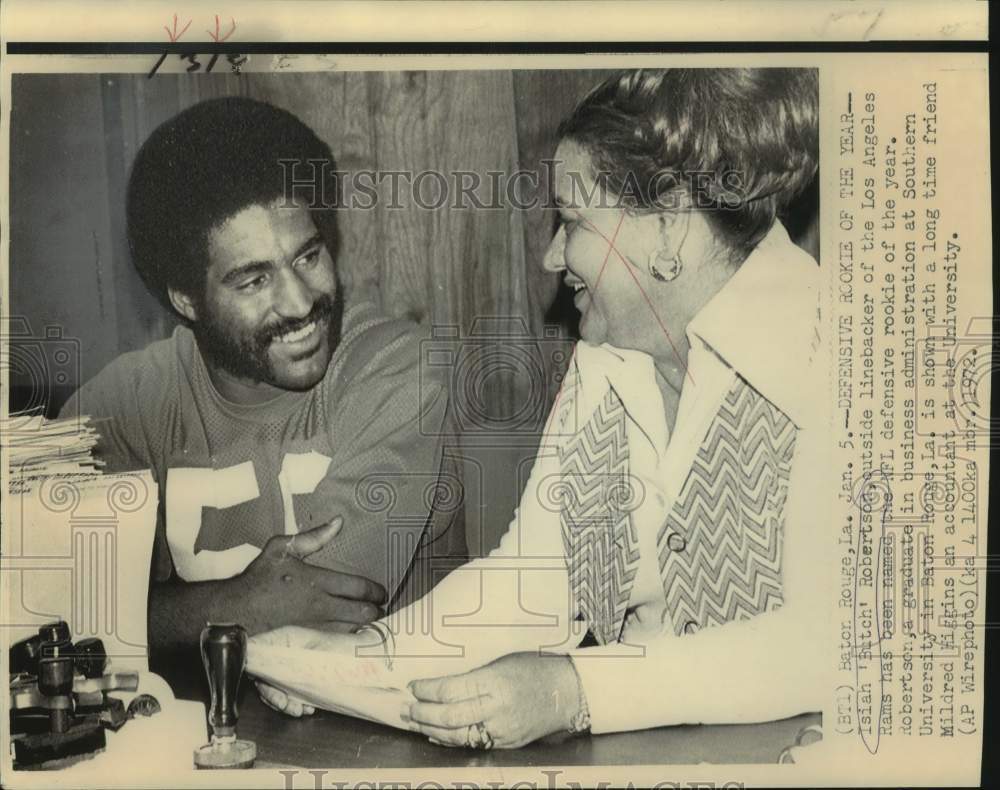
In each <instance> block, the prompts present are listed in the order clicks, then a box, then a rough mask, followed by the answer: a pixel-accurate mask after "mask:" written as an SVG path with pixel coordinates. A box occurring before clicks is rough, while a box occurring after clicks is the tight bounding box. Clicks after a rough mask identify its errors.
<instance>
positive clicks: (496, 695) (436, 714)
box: [403, 653, 581, 749]
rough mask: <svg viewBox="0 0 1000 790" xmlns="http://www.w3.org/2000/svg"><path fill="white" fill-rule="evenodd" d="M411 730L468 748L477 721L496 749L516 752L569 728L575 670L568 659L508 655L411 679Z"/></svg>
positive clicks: (575, 702)
mask: <svg viewBox="0 0 1000 790" xmlns="http://www.w3.org/2000/svg"><path fill="white" fill-rule="evenodd" d="M410 690H411V691H412V692H413V696H415V697H416V698H417V701H416V702H414V703H412V705H411V706H410V708H409V710H408V711H406V712H405V714H406V715H404V717H403V718H404V720H406V719H407V718H409V720H410V729H412V730H414V731H416V732H421V733H423V734H424V735H426V736H428V737H429V738H430V740H431V741H432V742H434V743H438V744H441V745H443V746H467V745H469V726H470V725H475V724H476V723H477V722H481V723H482V724H483V726H484V727H485V728H486V731H487V732H488V733H489V734H490V737H492V739H493V744H494V745H495V746H496V747H497V748H500V749H516V748H518V747H519V746H524V745H525V744H527V743H531V742H532V741H534V740H537V739H538V738H541V737H543V736H545V735H549V734H551V733H553V732H559V731H565V730H567V729H568V727H569V724H570V722H571V721H572V719H573V717H574V716H576V714H577V712H578V711H579V709H580V702H581V700H580V691H579V688H578V685H577V679H576V670H575V669H573V665H572V663H571V660H570V659H569V658H568V657H567V656H543V655H538V654H537V653H512V654H511V655H509V656H504V657H503V658H498V659H497V660H496V661H494V662H493V663H492V664H487V665H486V666H484V667H480V668H479V669H474V670H472V671H471V672H466V673H464V674H461V675H450V676H448V677H440V678H431V679H428V680H414V681H413V682H412V683H410Z"/></svg>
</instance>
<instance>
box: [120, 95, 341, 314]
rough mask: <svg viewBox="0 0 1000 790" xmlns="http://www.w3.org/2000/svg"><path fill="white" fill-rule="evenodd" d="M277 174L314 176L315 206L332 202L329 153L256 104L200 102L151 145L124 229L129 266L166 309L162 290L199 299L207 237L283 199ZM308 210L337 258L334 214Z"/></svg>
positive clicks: (290, 118) (308, 133)
mask: <svg viewBox="0 0 1000 790" xmlns="http://www.w3.org/2000/svg"><path fill="white" fill-rule="evenodd" d="M288 160H292V161H291V162H289V161H288ZM282 161H285V162H286V165H282ZM293 163H294V164H293ZM285 167H289V168H293V169H292V170H291V171H290V172H291V173H292V174H294V177H295V178H296V179H297V180H299V181H301V180H304V178H305V176H304V175H303V174H306V175H310V174H314V175H315V176H316V179H317V180H316V182H315V186H316V190H315V195H316V199H317V200H322V199H323V198H322V197H321V196H322V195H324V194H325V195H329V196H332V195H334V194H335V192H334V189H335V186H334V182H333V181H332V179H334V178H335V174H334V171H335V165H334V161H333V156H332V154H331V152H330V147H329V146H328V145H327V144H326V143H324V142H323V141H322V140H320V139H319V137H317V136H316V134H315V133H314V132H313V131H312V130H311V129H310V128H309V127H308V126H306V125H305V124H304V123H303V122H302V121H300V120H299V119H298V118H296V117H295V116H294V115H292V114H291V113H290V112H287V111H286V110H282V109H279V108H278V107H275V106H273V105H271V104H267V103H265V102H261V101H256V100H254V99H248V98H242V97H226V98H220V99H209V100H207V101H203V102H200V103H198V104H195V105H194V106H192V107H189V108H188V109H186V110H184V111H183V112H181V113H179V114H178V115H175V116H174V117H173V118H171V119H170V120H168V121H166V122H165V123H163V124H162V125H160V126H159V127H157V128H156V130H155V131H154V132H153V133H152V134H151V135H150V136H149V138H148V139H147V140H146V142H145V143H144V144H143V145H142V147H141V148H140V149H139V153H138V155H137V156H136V159H135V162H134V163H133V165H132V170H131V174H130V176H129V183H128V194H127V197H126V209H125V214H126V229H127V235H128V244H129V250H130V252H131V255H132V262H133V263H134V265H135V267H136V269H137V270H138V272H139V275H140V276H141V277H142V279H143V281H144V282H145V283H146V286H147V287H148V288H149V289H150V291H152V292H153V294H155V295H156V297H157V298H158V299H159V300H160V301H161V302H162V303H163V304H164V305H165V306H166V307H167V308H168V309H171V304H170V299H169V295H168V292H167V289H168V288H174V289H177V290H179V291H181V292H183V293H186V294H188V295H191V296H194V297H199V296H200V295H201V294H202V293H203V288H204V283H205V272H206V270H207V268H208V262H207V260H206V256H207V243H208V234H209V232H210V231H211V230H212V229H213V228H216V227H218V225H219V224H220V223H222V222H224V221H225V220H226V219H228V218H230V217H232V216H233V215H234V214H237V213H239V212H240V211H242V210H243V209H244V208H247V207H248V206H252V205H267V204H269V203H272V202H274V201H275V200H280V199H283V198H284V197H285V196H286V195H285ZM320 179H322V184H321V183H320ZM300 194H305V195H307V196H309V197H311V195H309V192H308V191H306V192H305V193H301V192H300ZM311 210H312V216H313V221H314V222H315V223H316V229H317V230H318V231H319V233H320V235H321V236H322V237H323V240H324V241H325V243H326V245H327V248H328V249H329V250H330V254H331V255H333V256H336V245H337V229H336V221H335V212H333V211H331V210H327V209H324V208H323V207H322V206H319V205H315V206H313V207H312V209H311Z"/></svg>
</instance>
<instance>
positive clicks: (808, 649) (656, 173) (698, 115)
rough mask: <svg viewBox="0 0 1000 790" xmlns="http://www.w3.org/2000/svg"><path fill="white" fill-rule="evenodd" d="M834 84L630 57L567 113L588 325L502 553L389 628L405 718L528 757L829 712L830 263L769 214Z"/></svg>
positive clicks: (346, 639) (794, 74)
mask: <svg viewBox="0 0 1000 790" xmlns="http://www.w3.org/2000/svg"><path fill="white" fill-rule="evenodd" d="M817 93H818V92H817V80H816V74H815V72H813V71H807V70H796V69H694V70H691V69H673V70H671V69H668V70H649V71H629V72H623V73H621V74H617V75H614V76H613V77H611V78H609V79H608V80H607V81H605V82H604V83H602V84H601V85H599V86H598V87H597V88H595V89H594V90H593V91H592V92H591V93H590V94H589V95H588V96H587V97H586V98H585V99H584V100H583V102H582V103H581V104H580V105H579V107H578V108H577V109H576V110H575V112H574V113H573V114H572V115H571V116H570V117H569V119H568V120H567V121H566V122H565V123H563V125H562V127H561V130H562V138H561V140H560V142H559V145H558V148H557V151H556V157H555V159H556V165H555V171H554V186H555V193H556V199H557V202H558V204H559V206H560V214H561V221H562V223H561V226H560V228H559V230H558V231H557V233H556V235H555V238H554V239H553V241H552V243H551V245H550V247H549V250H548V252H547V254H546V256H545V266H546V268H548V269H549V271H553V272H564V273H565V279H566V283H567V285H569V286H570V287H571V288H572V289H573V291H574V293H575V296H574V304H575V306H576V308H577V309H578V310H579V311H580V314H581V319H580V333H581V336H582V339H581V341H580V342H579V343H578V344H577V346H576V350H575V353H574V355H573V359H572V361H571V363H570V368H569V371H568V373H567V375H566V377H565V379H564V380H563V382H562V386H561V389H560V392H559V396H558V398H557V401H556V405H555V407H554V408H553V410H552V412H551V414H550V415H549V419H548V422H547V426H546V432H545V437H544V438H543V441H542V443H541V445H540V447H539V451H538V454H537V457H536V460H535V465H534V468H533V470H532V472H531V477H530V479H529V480H528V483H527V485H526V487H525V489H524V491H523V494H522V497H521V501H520V507H519V509H518V512H517V514H516V516H515V518H514V520H513V521H512V522H511V524H510V527H509V529H508V532H507V534H506V535H505V536H504V538H503V540H502V542H501V544H500V547H499V548H498V549H497V550H495V551H494V552H492V553H491V554H490V555H489V556H488V557H486V558H483V559H480V560H476V561H474V562H472V563H470V564H469V565H466V566H465V567H463V568H461V569H459V570H457V571H455V572H453V573H452V574H451V575H449V576H448V577H447V578H446V579H444V580H443V581H442V582H441V583H440V584H439V585H438V586H437V587H435V589H434V590H433V591H432V592H431V593H430V594H429V595H428V596H427V597H426V598H425V599H424V600H423V601H422V602H418V603H417V604H415V605H414V607H412V608H411V610H403V611H401V612H399V613H397V615H396V616H393V617H389V618H387V619H386V620H384V621H382V622H381V626H382V627H383V628H384V629H388V630H389V631H390V632H391V637H392V638H391V639H388V640H386V641H385V646H386V649H387V650H389V652H390V653H391V654H392V655H391V658H392V666H393V672H394V675H395V678H396V682H398V683H400V684H404V683H407V682H409V688H410V690H411V692H412V693H413V695H414V697H415V700H416V701H415V702H413V703H412V705H409V706H407V707H406V709H405V710H404V711H402V716H403V718H404V720H405V721H407V722H408V724H409V726H410V727H411V728H412V729H414V730H416V731H419V732H421V733H423V734H425V735H427V736H428V737H429V738H430V739H431V740H433V741H435V742H438V743H442V744H445V745H452V746H471V747H473V748H491V747H494V746H497V747H505V748H515V747H518V746H521V745H523V744H526V743H529V742H531V741H533V740H535V739H536V738H539V737H542V736H544V735H548V734H550V733H553V732H556V731H559V730H567V731H569V732H579V731H582V730H587V729H590V730H593V731H594V732H607V731H613V730H632V729H640V728H645V727H652V726H661V725H666V724H681V723H700V722H706V723H707V722H719V723H736V722H747V721H761V720H767V719H772V718H782V717H785V716H789V715H792V714H795V713H801V712H804V711H809V710H817V709H819V708H820V707H821V705H822V690H823V685H822V683H821V682H820V680H819V678H820V676H821V667H822V666H823V651H822V645H823V641H824V639H823V634H824V633H825V632H824V628H823V620H822V618H820V617H817V612H818V611H821V610H822V606H820V605H818V604H819V603H820V601H821V592H822V584H821V579H822V574H823V571H822V566H821V564H820V559H818V558H821V557H822V552H818V551H816V550H815V549H816V546H817V545H818V543H817V541H818V540H820V538H821V536H822V534H823V532H824V530H823V525H822V524H816V520H815V517H814V512H813V510H812V506H813V504H814V503H815V502H816V501H817V497H818V494H817V491H818V490H819V488H818V487H819V486H821V485H822V484H823V483H824V480H823V477H822V474H823V473H822V471H821V470H823V469H825V468H826V467H827V465H826V464H825V463H824V460H823V451H822V449H821V447H822V444H821V440H822V430H823V426H824V424H825V423H824V415H823V414H822V411H821V409H820V408H819V407H818V406H817V404H819V403H821V402H822V401H821V399H820V398H819V397H816V393H814V392H813V387H814V386H815V384H816V382H817V381H818V380H821V377H818V376H815V375H813V374H812V372H811V371H812V370H813V368H812V363H813V357H814V353H813V352H814V350H815V348H814V342H815V338H816V336H817V335H816V329H817V325H818V314H817V306H818V297H819V287H818V285H819V282H818V280H819V269H818V267H817V266H816V262H815V261H814V260H813V259H812V258H811V257H809V256H808V255H807V254H806V253H805V252H803V251H802V250H801V249H800V248H798V247H797V246H795V245H794V244H793V243H792V242H791V241H790V239H789V237H788V234H787V233H786V231H785V229H784V227H783V226H782V224H781V222H780V221H778V219H777V216H778V213H779V211H780V210H781V209H782V208H783V207H784V206H786V205H787V204H788V203H789V202H790V201H792V200H794V199H795V196H796V194H797V193H798V191H799V190H800V189H801V188H802V187H803V185H805V184H807V183H809V182H810V181H811V180H812V179H813V177H814V175H815V173H816V163H817V159H818V141H817V113H818V95H817ZM734 173H736V177H734V175H733V174H734ZM692 174H695V175H694V177H692ZM633 185H636V186H633ZM638 185H644V186H638ZM649 185H655V189H656V190H658V191H650V188H649ZM554 558H558V561H554ZM477 602H481V603H480V605H479V606H478V607H477V606H476V603H477ZM420 606H424V607H426V609H425V610H424V612H423V614H422V615H421V614H420V613H419V612H420V610H419V609H418V608H417V607H420ZM423 617H431V618H432V627H431V628H430V629H428V630H420V631H417V630H414V629H413V628H412V627H410V626H408V624H411V623H418V622H422V621H423ZM585 634H586V639H585V640H584V635H585ZM331 639H332V640H333V642H334V643H335V644H337V645H340V646H341V647H343V644H348V645H349V644H352V643H353V644H354V646H355V647H356V648H357V649H359V650H360V649H362V648H367V647H368V642H370V640H371V637H370V635H369V634H368V633H361V634H357V635H349V636H347V635H345V636H335V637H331ZM581 640H583V644H581ZM455 646H458V647H460V648H461V649H460V650H458V651H456V650H455ZM428 656H437V659H436V662H435V665H434V667H433V669H429V666H428V663H427V657H428ZM416 657H422V658H416ZM431 674H433V675H437V677H429V675H431Z"/></svg>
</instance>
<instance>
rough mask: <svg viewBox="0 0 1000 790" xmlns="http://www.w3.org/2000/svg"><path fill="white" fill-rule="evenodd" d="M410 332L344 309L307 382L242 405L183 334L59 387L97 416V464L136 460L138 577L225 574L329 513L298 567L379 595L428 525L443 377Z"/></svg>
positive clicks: (116, 465)
mask: <svg viewBox="0 0 1000 790" xmlns="http://www.w3.org/2000/svg"><path fill="white" fill-rule="evenodd" d="M420 339H421V336H420V332H419V329H418V327H417V326H416V325H414V324H411V323H409V322H406V321H401V320H393V319H387V318H384V317H380V316H378V315H377V314H376V312H375V309H374V306H373V305H371V304H370V303H367V302H366V303H361V304H357V305H353V306H351V307H350V308H349V309H348V310H347V311H346V312H345V315H344V326H343V334H342V339H341V342H340V344H339V345H338V347H337V348H336V350H335V352H334V354H333V357H332V359H331V362H330V366H329V369H328V371H327V374H326V376H325V377H324V378H323V379H322V381H320V383H319V384H317V385H316V386H315V387H313V388H312V389H311V390H309V391H307V392H291V391H287V392H283V393H281V394H280V395H279V396H278V397H276V398H274V399H273V400H271V401H269V402H267V403H264V404H259V405H253V406H244V405H238V404H234V403H230V402H228V401H226V400H224V399H223V398H222V397H221V396H220V395H219V393H218V392H217V391H216V389H215V387H214V386H213V385H212V382H211V380H210V379H209V375H208V370H207V368H206V367H205V363H204V360H203V359H202V357H201V354H200V352H199V350H198V346H197V343H196V341H195V338H194V335H193V334H192V332H191V331H190V330H189V329H187V328H184V327H179V328H178V329H176V330H175V331H174V333H173V334H172V335H171V337H169V338H168V339H166V340H162V341H158V342H155V343H153V344H151V345H150V346H148V347H147V348H146V349H144V350H142V351H137V352H131V353H126V354H123V355H122V356H120V357H118V358H117V359H116V360H115V361H114V362H112V363H111V364H110V365H108V366H107V367H106V368H105V369H104V370H103V371H102V372H101V373H100V374H98V375H97V376H96V377H95V378H94V379H92V380H91V381H89V382H88V383H87V384H86V385H84V386H83V387H82V388H81V389H80V391H79V392H78V393H77V394H76V396H74V397H75V398H77V399H78V403H72V402H71V403H70V404H68V405H67V407H66V410H67V411H68V412H69V413H77V410H79V413H80V414H89V415H91V416H92V417H94V418H96V420H97V421H98V422H97V424H98V428H99V431H100V442H99V444H98V448H97V452H98V455H99V456H100V457H101V458H103V460H104V461H105V462H106V465H107V467H106V468H107V471H112V472H113V471H124V470H133V469H145V468H149V469H151V470H152V471H153V475H154V476H155V478H156V480H157V483H158V485H159V491H160V503H161V506H160V514H159V517H158V524H157V539H156V551H155V552H154V577H155V578H156V579H157V580H163V579H165V578H167V577H168V576H169V575H170V572H171V569H173V571H174V572H176V573H177V574H178V576H179V577H180V578H182V579H184V580H186V581H196V580H204V579H219V578H227V577H230V576H234V575H236V574H238V573H240V572H241V571H242V570H243V569H244V568H245V567H246V566H247V565H248V564H249V563H250V562H251V561H253V559H254V558H255V557H256V556H257V555H258V554H259V553H260V550H261V547H263V545H264V544H265V543H266V542H267V540H268V539H269V538H270V537H272V536H274V535H280V534H294V533H296V532H298V531H303V530H307V529H310V528H312V527H316V526H319V525H321V524H324V523H326V522H328V521H330V520H331V519H333V518H334V517H335V516H338V515H341V516H343V517H344V527H343V528H342V530H341V532H340V533H339V534H338V535H337V537H336V538H335V539H334V540H333V541H332V542H331V544H329V545H328V546H326V547H325V548H324V549H322V550H321V551H320V552H317V554H314V555H312V556H311V557H310V558H309V562H311V563H314V564H317V565H322V566H324V567H330V568H336V569H338V570H344V571H349V572H351V573H357V574H361V575H363V576H367V577H368V578H370V579H373V580H375V581H378V582H379V583H381V584H383V585H385V587H386V589H387V590H388V591H389V593H390V595H392V593H393V591H394V590H395V589H396V587H397V586H398V584H399V582H400V581H401V580H402V578H403V577H404V576H405V574H406V572H407V569H408V567H409V565H410V562H411V560H412V558H413V556H414V552H415V550H416V548H417V544H418V542H419V540H420V538H421V536H422V535H423V531H424V528H425V526H426V524H427V521H428V516H429V512H430V506H431V503H432V502H433V500H434V492H435V486H436V484H437V483H438V481H439V471H440V468H441V459H442V451H441V440H440V438H439V437H440V434H441V426H442V422H443V420H444V415H445V411H446V404H447V392H446V387H445V384H444V383H443V382H442V381H441V379H440V377H439V376H435V375H433V373H432V372H431V371H429V370H428V369H427V368H426V367H425V368H424V369H423V370H421V366H420V364H419V359H420Z"/></svg>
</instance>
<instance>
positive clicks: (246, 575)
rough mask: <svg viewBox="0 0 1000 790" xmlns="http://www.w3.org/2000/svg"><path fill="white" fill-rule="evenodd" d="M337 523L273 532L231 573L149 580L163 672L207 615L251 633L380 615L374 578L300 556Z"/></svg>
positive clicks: (346, 623) (345, 627)
mask: <svg viewBox="0 0 1000 790" xmlns="http://www.w3.org/2000/svg"><path fill="white" fill-rule="evenodd" d="M342 525H343V519H342V518H340V517H339V516H338V517H337V518H335V519H334V520H333V521H331V522H330V523H329V524H324V525H323V526H320V527H316V528H315V529H310V530H307V531H306V532H300V533H298V534H297V535H279V536H276V537H273V538H271V539H270V540H269V541H268V542H267V544H266V545H265V546H264V550H263V551H262V552H261V553H260V555H259V556H258V557H257V558H256V559H255V560H254V561H253V562H251V563H250V564H249V565H248V566H247V568H246V570H244V571H243V573H241V574H239V575H238V576H234V577H233V578H230V579H216V580H213V581H205V582H182V581H180V580H171V581H169V582H164V583H159V584H154V585H151V587H150V591H149V643H150V653H151V655H153V656H156V657H158V658H157V660H158V661H159V660H160V659H162V660H163V663H162V665H160V666H159V669H160V670H162V672H167V673H168V674H169V673H170V666H171V665H172V664H175V663H176V662H177V661H187V660H189V657H188V656H186V655H183V653H184V652H186V651H190V650H192V649H196V648H197V644H198V634H199V633H200V631H201V628H202V626H204V625H205V623H206V622H216V623H239V624H240V625H242V626H243V627H244V628H245V629H246V630H247V633H248V634H250V635H253V634H259V633H262V632H264V631H269V630H271V629H272V628H276V627H279V626H283V625H292V624H297V625H312V626H314V627H316V628H320V629H323V630H326V631H342V632H348V631H353V630H354V629H355V628H356V627H357V626H358V625H359V624H362V623H369V622H371V621H372V620H375V619H377V618H378V617H380V616H381V614H382V610H381V604H382V603H383V602H384V601H385V597H386V596H385V590H384V589H383V588H382V586H381V585H380V584H376V583H375V582H373V581H371V580H369V579H366V578H364V577H363V576H356V575H354V574H352V573H345V572H343V571H335V570H327V569H326V568H319V567H317V566H315V565H309V564H307V563H305V562H303V559H305V558H306V557H308V556H309V555H310V554H312V553H314V552H316V551H318V550H319V549H321V548H323V547H324V546H326V545H327V544H328V543H330V542H331V541H332V540H333V539H334V538H335V537H336V535H337V533H338V532H339V531H340V528H341V526H342ZM177 651H181V654H178V653H177ZM162 672H161V674H162Z"/></svg>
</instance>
